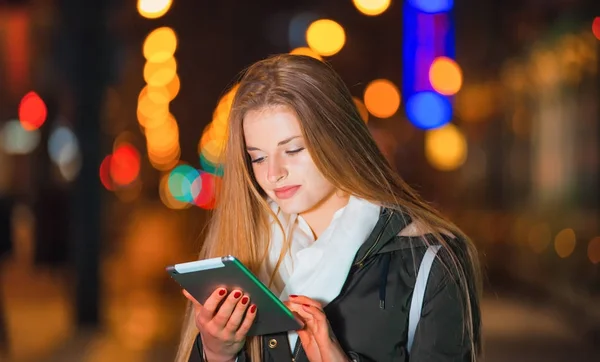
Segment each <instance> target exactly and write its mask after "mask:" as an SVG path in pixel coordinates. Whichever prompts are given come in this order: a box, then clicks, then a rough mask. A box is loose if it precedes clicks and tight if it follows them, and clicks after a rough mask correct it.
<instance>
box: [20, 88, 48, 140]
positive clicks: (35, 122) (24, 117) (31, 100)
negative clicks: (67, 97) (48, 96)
mask: <svg viewBox="0 0 600 362" xmlns="http://www.w3.org/2000/svg"><path fill="white" fill-rule="evenodd" d="M47 115H48V109H47V108H46V103H44V101H43V100H42V98H41V97H40V96H39V95H38V94H37V93H36V92H29V93H27V94H25V96H23V98H22V99H21V103H20V104H19V120H20V121H21V125H22V126H23V128H24V129H26V130H28V131H32V130H34V129H38V128H40V127H41V126H42V125H43V124H44V122H46V117H47Z"/></svg>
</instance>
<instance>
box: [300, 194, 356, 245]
mask: <svg viewBox="0 0 600 362" xmlns="http://www.w3.org/2000/svg"><path fill="white" fill-rule="evenodd" d="M348 200H350V195H348V194H345V193H344V194H342V193H341V192H340V191H338V192H333V193H332V194H331V195H329V196H328V197H326V198H324V199H323V200H322V201H321V202H319V203H318V204H317V205H316V206H315V207H313V208H312V209H310V210H307V211H305V212H303V213H301V214H300V216H302V218H303V219H304V221H306V223H307V224H308V226H309V227H310V229H311V230H312V232H313V235H314V237H315V239H317V238H318V237H319V236H320V235H321V234H322V233H323V231H325V229H327V227H328V226H329V224H331V220H332V219H333V215H334V214H335V213H336V212H337V211H338V210H339V209H341V208H342V207H344V206H346V205H347V204H348Z"/></svg>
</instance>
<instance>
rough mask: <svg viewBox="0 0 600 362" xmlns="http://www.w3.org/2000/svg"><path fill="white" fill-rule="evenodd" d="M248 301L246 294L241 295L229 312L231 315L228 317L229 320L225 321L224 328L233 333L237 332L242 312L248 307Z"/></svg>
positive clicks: (242, 316)
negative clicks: (231, 311)
mask: <svg viewBox="0 0 600 362" xmlns="http://www.w3.org/2000/svg"><path fill="white" fill-rule="evenodd" d="M249 302H250V297H249V296H248V295H244V296H243V297H242V299H240V301H239V302H238V303H237V305H236V306H235V309H234V310H233V313H231V316H230V317H229V321H228V322H227V325H226V326H225V329H226V330H228V331H229V332H231V333H233V334H235V333H236V332H237V330H238V328H239V327H240V324H242V320H243V318H244V313H245V312H246V309H247V308H248V303H249Z"/></svg>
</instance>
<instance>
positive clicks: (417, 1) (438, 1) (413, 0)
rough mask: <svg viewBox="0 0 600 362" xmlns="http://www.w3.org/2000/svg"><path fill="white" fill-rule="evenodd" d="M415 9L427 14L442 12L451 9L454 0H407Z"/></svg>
mask: <svg viewBox="0 0 600 362" xmlns="http://www.w3.org/2000/svg"><path fill="white" fill-rule="evenodd" d="M407 2H408V3H409V4H410V5H411V6H412V7H413V8H415V9H416V10H419V11H422V12H424V13H428V14H436V13H443V12H447V11H450V10H452V8H453V7H454V0H407Z"/></svg>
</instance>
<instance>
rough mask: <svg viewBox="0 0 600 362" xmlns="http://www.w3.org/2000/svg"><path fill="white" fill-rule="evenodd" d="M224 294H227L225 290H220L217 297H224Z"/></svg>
mask: <svg viewBox="0 0 600 362" xmlns="http://www.w3.org/2000/svg"><path fill="white" fill-rule="evenodd" d="M225 293H227V291H226V290H225V289H221V290H219V295H220V296H221V297H222V296H224V295H225Z"/></svg>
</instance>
